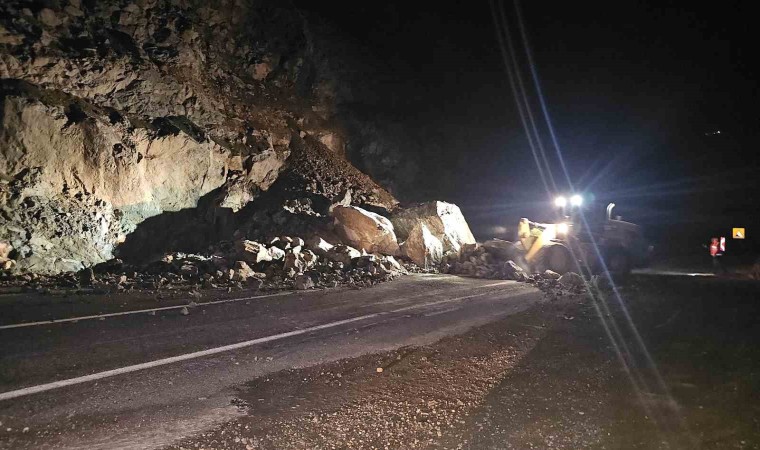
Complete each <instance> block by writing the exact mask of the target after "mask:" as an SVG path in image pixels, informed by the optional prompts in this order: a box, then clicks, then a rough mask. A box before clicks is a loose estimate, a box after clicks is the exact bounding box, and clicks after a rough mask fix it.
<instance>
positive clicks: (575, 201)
mask: <svg viewBox="0 0 760 450" xmlns="http://www.w3.org/2000/svg"><path fill="white" fill-rule="evenodd" d="M582 204H583V197H581V196H580V195H578V194H575V195H573V196H572V197H570V205H572V206H581V205H582Z"/></svg>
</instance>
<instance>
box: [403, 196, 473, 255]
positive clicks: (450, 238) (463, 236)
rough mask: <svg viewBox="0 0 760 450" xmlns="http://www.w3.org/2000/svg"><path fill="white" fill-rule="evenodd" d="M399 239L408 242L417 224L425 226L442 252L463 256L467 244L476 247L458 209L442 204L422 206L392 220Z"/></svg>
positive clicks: (424, 204) (439, 202)
mask: <svg viewBox="0 0 760 450" xmlns="http://www.w3.org/2000/svg"><path fill="white" fill-rule="evenodd" d="M391 222H392V223H393V227H394V230H395V232H396V235H397V237H398V239H400V240H404V239H408V238H409V237H410V236H411V235H412V232H413V230H414V229H415V227H416V226H417V224H419V223H422V224H424V225H425V226H426V227H427V229H428V231H429V232H430V233H431V234H432V235H433V236H435V237H436V238H437V239H438V240H439V241H440V242H441V243H442V244H443V251H444V252H448V251H454V252H457V253H458V252H460V251H461V249H462V246H463V245H465V244H475V236H473V235H472V232H471V231H470V226H469V225H467V221H466V220H465V218H464V216H463V215H462V211H461V210H460V209H459V207H458V206H457V205H454V204H452V203H446V202H441V201H435V202H429V203H422V204H420V205H417V206H414V207H411V208H407V209H404V210H402V211H400V212H398V213H396V214H394V215H393V216H392V217H391Z"/></svg>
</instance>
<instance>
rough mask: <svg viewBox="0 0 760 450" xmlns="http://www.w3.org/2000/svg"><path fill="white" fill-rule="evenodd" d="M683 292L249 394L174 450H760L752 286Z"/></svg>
mask: <svg viewBox="0 0 760 450" xmlns="http://www.w3.org/2000/svg"><path fill="white" fill-rule="evenodd" d="M692 283H693V280H684V281H681V280H673V279H668V278H665V279H660V280H652V279H634V280H631V281H630V282H629V283H628V284H627V285H624V286H619V292H620V293H621V295H622V299H623V303H622V304H624V305H625V306H626V309H625V310H624V309H623V308H622V307H621V303H620V302H618V300H617V299H616V298H615V296H614V294H612V293H610V292H607V293H604V294H596V295H594V296H593V297H589V296H586V295H574V296H564V297H561V298H560V299H558V300H557V301H553V302H548V303H544V304H542V305H541V306H538V307H536V308H534V309H532V310H530V311H527V312H525V313H521V314H518V315H515V316H511V317H510V318H508V319H506V320H503V321H500V322H498V323H494V324H492V325H488V326H485V327H481V328H479V329H476V330H473V331H471V332H469V333H466V334H464V335H461V336H457V337H451V338H446V339H444V340H442V341H439V342H438V343H436V344H434V345H431V346H427V347H421V348H402V349H399V350H397V351H393V352H388V353H383V354H378V355H369V356H365V357H361V358H357V359H352V360H344V361H339V362H336V363H331V364H326V365H322V366H317V367H311V368H307V369H299V370H290V371H285V372H282V373H278V374H275V375H270V376H267V377H265V378H261V379H256V380H253V381H251V382H250V383H249V384H248V385H247V386H245V387H243V388H241V389H240V391H239V393H238V399H237V400H235V404H237V405H238V406H239V407H240V408H241V409H243V410H244V411H246V413H247V416H246V417H243V418H241V419H238V420H235V421H232V422H229V423H226V424H224V425H221V426H219V427H218V428H216V429H214V430H211V431H209V432H206V433H204V434H202V435H200V436H196V437H194V438H192V439H187V440H186V441H183V442H180V443H178V444H176V445H174V446H172V447H171V448H184V449H189V448H232V449H254V448H255V449H260V448H472V449H482V448H663V449H666V448H670V449H673V448H678V449H680V448H684V449H687V448H688V449H691V448H737V449H750V448H760V441H758V432H757V431H758V429H760V428H759V426H760V424H759V423H758V417H760V414H758V413H759V412H760V411H758V410H757V405H756V404H755V402H754V401H753V398H754V397H753V394H752V393H753V392H757V390H758V388H760V385H758V379H757V376H756V375H757V373H758V364H757V361H760V358H759V357H758V356H760V355H758V354H757V348H756V346H754V345H753V343H754V342H755V340H756V339H757V330H758V327H757V323H756V322H757V317H758V316H757V312H758V311H757V308H758V306H757V303H756V302H755V301H754V299H755V298H756V296H757V293H758V288H757V285H756V284H735V282H726V281H719V280H708V281H705V282H704V283H701V284H700V283H698V284H696V285H695V284H692ZM674 284H677V285H678V287H679V289H678V290H675V289H672V287H673V285H674ZM725 290H730V291H731V293H732V295H731V296H730V297H721V298H723V299H724V300H723V301H721V302H720V303H718V302H716V301H715V295H717V294H719V293H720V292H724V291H725ZM629 319H630V320H632V321H633V323H635V325H636V329H637V331H638V333H640V336H641V341H640V342H641V343H643V344H644V345H645V346H646V347H642V346H641V345H639V344H638V342H639V341H638V339H637V337H636V335H635V334H634V332H633V329H632V328H631V327H630V326H629V322H628V320H629ZM608 333H610V334H608ZM610 335H611V336H613V338H610ZM615 345H617V347H618V349H619V350H620V351H621V352H622V354H620V355H619V354H618V353H617V352H616V350H615ZM644 350H646V351H647V353H645V352H644ZM648 357H651V358H652V361H653V362H654V365H652V364H651V363H650V362H649V359H648ZM622 361H625V365H623V364H622ZM654 369H656V371H655V370H654ZM659 380H662V382H660V381H659Z"/></svg>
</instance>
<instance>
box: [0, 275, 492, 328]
mask: <svg viewBox="0 0 760 450" xmlns="http://www.w3.org/2000/svg"><path fill="white" fill-rule="evenodd" d="M505 283H506V282H504V281H502V282H499V283H491V284H485V285H483V286H476V287H475V288H474V289H480V288H486V287H492V286H498V285H501V284H505ZM463 289H464V288H463ZM313 292H322V290H313V291H303V292H299V293H304V294H305V293H313ZM439 292H446V291H445V290H441V291H439ZM288 294H295V292H293V291H286V292H278V293H276V294H267V295H256V296H253V297H241V298H230V299H226V300H216V301H213V302H205V303H196V304H195V305H193V306H196V307H200V306H208V305H218V304H221V303H234V302H240V301H243V300H256V299H259V298H269V297H281V296H284V295H288ZM426 295H431V294H429V293H428V294H422V295H419V296H417V297H424V296H426ZM411 298H413V297H411ZM188 306H190V305H189V304H183V305H174V306H162V307H159V308H148V309H137V310H131V311H120V312H115V313H106V314H95V315H91V316H78V317H67V318H64V319H50V320H40V321H37V322H22V323H14V324H9V325H0V330H10V329H13V328H25V327H37V326H42V325H54V324H58V323H67V322H79V321H82V320H93V319H101V318H102V319H105V318H106V317H117V316H127V315H130V314H145V313H149V312H157V311H167V310H171V309H182V308H186V307H188Z"/></svg>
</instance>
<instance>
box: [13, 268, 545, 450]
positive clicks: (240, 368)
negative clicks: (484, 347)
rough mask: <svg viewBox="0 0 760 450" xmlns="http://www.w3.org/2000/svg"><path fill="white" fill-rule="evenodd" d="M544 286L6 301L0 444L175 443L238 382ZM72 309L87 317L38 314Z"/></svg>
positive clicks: (416, 282)
mask: <svg viewBox="0 0 760 450" xmlns="http://www.w3.org/2000/svg"><path fill="white" fill-rule="evenodd" d="M541 298H542V296H541V293H540V292H539V291H537V290H535V289H534V288H532V287H530V286H529V285H525V284H518V283H515V282H510V281H493V280H477V279H467V278H459V277H453V276H446V275H412V276H408V277H403V278H402V279H400V280H397V281H394V282H391V283H385V284H382V285H379V286H376V287H373V288H369V289H361V290H355V289H348V288H340V289H333V290H323V291H311V292H300V293H289V294H285V295H276V296H257V295H256V294H255V293H240V294H239V295H236V296H233V297H230V296H226V297H225V298H224V299H223V300H224V301H223V302H220V303H216V304H208V305H200V306H196V307H190V308H188V309H187V312H188V314H183V310H182V309H181V307H182V304H183V303H186V302H189V301H191V300H195V301H197V302H199V303H200V302H210V301H211V302H213V301H214V300H215V299H213V298H204V299H203V300H202V301H201V300H197V299H191V298H189V297H188V298H184V299H183V298H176V299H174V301H173V303H172V305H170V306H169V307H166V308H167V309H161V310H158V311H155V312H152V313H151V312H148V311H143V310H145V309H148V310H150V309H151V308H153V307H154V306H155V305H153V306H151V305H150V304H149V302H148V303H146V300H145V299H140V301H139V302H138V301H136V302H135V303H134V308H130V307H129V306H128V307H126V308H124V305H129V304H130V303H129V301H128V300H129V299H128V298H126V297H120V300H119V301H120V302H121V303H120V304H119V307H118V308H116V307H115V305H112V306H111V307H108V306H103V305H97V304H96V303H97V302H95V303H93V302H92V301H89V302H77V301H76V299H73V300H72V299H69V304H71V305H80V306H76V307H71V308H69V307H66V308H63V309H61V308H59V309H57V310H56V309H55V308H52V309H51V308H50V307H42V308H40V307H37V309H34V308H31V309H30V310H34V311H36V312H34V313H26V314H25V313H24V311H23V309H24V308H19V307H18V302H13V304H12V305H11V304H9V302H8V301H5V302H4V303H0V311H2V310H3V308H5V310H7V311H12V312H13V314H6V315H4V319H3V320H2V322H0V342H2V344H1V347H0V448H104V449H105V448H108V449H113V448H156V447H160V446H164V445H168V444H170V443H172V442H175V441H177V440H178V439H180V438H183V437H186V436H189V435H191V434H194V433H197V432H199V431H202V430H205V429H208V428H210V427H212V426H213V425H215V424H217V423H220V422H222V421H225V420H230V419H232V418H234V417H236V416H239V415H240V414H242V412H241V409H240V408H238V407H236V406H235V405H234V404H233V403H234V401H233V399H234V398H235V397H234V389H235V387H237V386H240V385H241V384H243V383H245V382H247V381H250V380H252V379H254V378H257V377H262V376H265V375H267V374H269V373H273V372H277V371H280V370H283V369H290V368H299V367H308V366H312V365H315V364H321V363H325V362H329V361H334V360H338V359H342V358H352V357H357V356H360V355H364V354H368V353H375V352H381V351H387V350H391V349H394V348H398V347H401V346H407V345H425V344H429V343H431V342H435V341H437V340H439V339H441V338H442V337H445V336H448V335H454V334H459V333H462V332H465V331H467V330H469V329H470V328H473V327H476V326H480V325H483V324H486V323H489V322H494V321H496V320H498V319H501V318H504V317H506V316H509V315H512V314H515V313H518V312H521V311H524V310H526V309H528V308H529V307H530V306H532V305H534V304H536V303H538V302H540V301H541ZM81 305H85V306H81ZM87 305H89V306H87ZM175 305H176V306H179V308H174V306H175ZM38 306H39V305H38ZM161 306H163V305H161ZM131 309H138V310H140V312H136V313H134V314H132V313H129V311H130V310H131ZM50 310H55V311H56V314H58V315H57V316H55V317H50V314H49V311H50ZM45 311H47V312H45ZM101 311H102V312H105V313H106V314H108V313H114V312H118V313H119V315H115V316H114V315H110V316H104V317H99V316H100V312H101ZM125 312H126V313H125ZM43 316H44V317H43ZM7 317H13V318H14V320H11V321H9V320H8V319H7ZM72 317H87V318H86V319H81V320H78V321H66V322H61V323H44V322H39V323H36V322H38V321H40V320H41V319H44V320H50V319H66V318H72ZM20 324H26V325H29V324H33V325H29V326H18V325H20Z"/></svg>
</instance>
